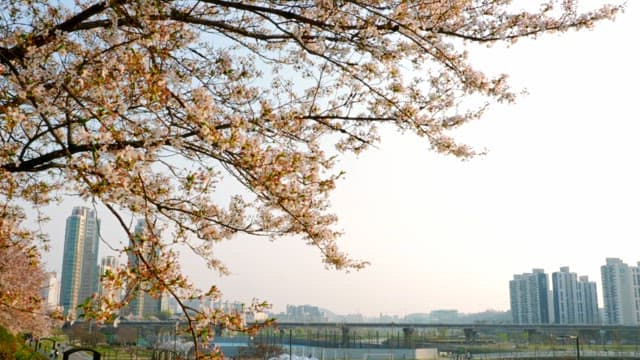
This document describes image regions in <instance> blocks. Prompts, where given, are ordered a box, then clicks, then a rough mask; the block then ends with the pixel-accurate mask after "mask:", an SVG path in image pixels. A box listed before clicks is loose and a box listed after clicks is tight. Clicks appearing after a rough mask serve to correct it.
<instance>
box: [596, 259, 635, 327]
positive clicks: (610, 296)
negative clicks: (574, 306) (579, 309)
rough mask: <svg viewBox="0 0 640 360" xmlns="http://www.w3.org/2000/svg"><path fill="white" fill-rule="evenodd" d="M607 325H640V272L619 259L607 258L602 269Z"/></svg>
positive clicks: (604, 316)
mask: <svg viewBox="0 0 640 360" xmlns="http://www.w3.org/2000/svg"><path fill="white" fill-rule="evenodd" d="M600 273H601V275H602V298H603V300H604V314H603V318H604V322H605V324H612V325H613V324H620V325H637V324H639V323H640V312H639V309H640V304H639V302H640V294H639V291H640V289H639V286H640V270H638V267H630V266H629V265H627V264H625V263H624V262H622V260H620V259H617V258H607V259H606V264H605V265H602V266H601V267H600Z"/></svg>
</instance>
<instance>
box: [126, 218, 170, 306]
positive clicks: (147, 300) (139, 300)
mask: <svg viewBox="0 0 640 360" xmlns="http://www.w3.org/2000/svg"><path fill="white" fill-rule="evenodd" d="M145 227H146V223H145V221H144V220H143V219H140V220H138V222H137V223H136V226H135V229H134V236H144V233H145ZM132 246H134V245H133V244H132ZM143 251H144V250H143ZM145 255H146V258H145V259H146V260H147V261H150V262H152V261H154V258H157V256H158V254H157V253H155V252H153V251H149V252H148V253H147V254H145ZM129 266H131V267H132V268H135V267H137V266H138V258H137V257H135V256H134V255H133V254H132V253H130V254H129ZM149 286H150V284H146V283H142V284H135V286H134V288H133V289H130V290H129V291H131V292H132V293H133V294H134V295H133V299H132V300H131V301H130V302H129V304H128V306H127V307H125V309H124V315H125V316H133V317H138V318H145V317H148V316H154V315H157V314H158V313H160V312H161V311H162V310H163V308H162V304H163V300H162V296H158V297H154V296H151V295H149V293H148V292H147V289H148V288H149ZM164 303H165V304H167V303H168V302H167V300H166V299H165V301H164ZM165 309H166V308H165Z"/></svg>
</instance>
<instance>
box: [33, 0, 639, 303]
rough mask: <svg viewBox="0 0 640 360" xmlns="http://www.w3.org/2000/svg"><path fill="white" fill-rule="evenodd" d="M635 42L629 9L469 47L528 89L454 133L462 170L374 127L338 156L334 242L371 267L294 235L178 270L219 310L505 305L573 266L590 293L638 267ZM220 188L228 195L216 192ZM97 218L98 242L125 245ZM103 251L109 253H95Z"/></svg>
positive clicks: (60, 214) (51, 264) (240, 244)
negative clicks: (535, 35)
mask: <svg viewBox="0 0 640 360" xmlns="http://www.w3.org/2000/svg"><path fill="white" fill-rule="evenodd" d="M639 34H640V6H639V4H638V3H637V2H629V3H628V4H627V10H626V12H625V13H623V14H621V15H619V16H618V18H617V20H616V21H615V22H604V23H602V24H599V25H598V26H597V28H596V29H595V30H594V31H584V32H580V33H574V32H569V33H566V34H561V35H557V36H556V35H546V36H543V37H542V38H540V39H538V40H535V41H531V40H523V41H519V42H518V43H517V44H515V45H514V46H512V47H511V48H509V49H506V50H505V49H504V48H503V47H501V46H495V47H493V48H489V49H486V48H478V49H475V50H474V51H473V52H472V53H471V55H470V56H471V58H472V59H474V61H473V63H474V64H476V65H477V66H478V67H479V68H482V69H487V71H489V72H490V73H495V74H497V73H502V72H504V73H507V74H509V75H510V79H511V80H510V84H511V85H512V86H513V88H514V89H517V90H526V92H527V94H526V95H521V96H520V97H519V99H518V101H517V103H516V104H515V105H500V104H494V105H493V106H491V107H490V109H489V110H488V111H487V113H486V114H485V115H484V117H483V118H482V119H481V120H480V121H477V122H475V123H472V124H468V125H466V126H464V127H462V128H461V129H460V131H458V132H457V134H456V135H457V137H458V138H459V139H462V140H463V141H466V142H467V143H469V144H472V145H474V146H475V147H476V148H477V149H485V148H486V149H487V154H486V155H483V156H479V157H477V158H475V159H472V160H469V161H460V160H458V159H456V158H453V157H446V156H443V155H438V154H435V153H434V152H432V151H429V150H428V145H427V143H426V141H424V140H423V139H418V138H415V137H412V136H406V135H401V134H398V133H397V132H396V131H395V130H393V131H391V130H389V129H381V134H382V139H383V140H382V142H381V144H380V145H379V146H378V147H377V149H371V150H369V151H367V152H365V153H363V154H361V155H359V156H347V157H345V158H344V159H343V160H342V161H341V162H340V164H339V167H340V168H342V169H344V170H345V171H346V175H345V177H344V179H343V180H342V181H340V182H339V183H338V185H337V189H336V191H335V192H334V193H333V196H332V206H333V209H334V211H335V213H336V214H337V215H338V217H339V218H340V222H339V227H340V228H341V229H342V230H343V231H344V236H343V237H342V239H341V240H340V242H339V244H340V245H341V246H342V248H343V249H344V250H346V251H348V252H349V253H350V254H351V255H352V256H353V257H354V258H357V259H363V260H367V261H369V262H370V263H371V265H370V266H368V267H367V268H365V269H364V270H361V271H359V272H351V273H349V274H345V273H343V272H339V271H327V270H325V269H324V266H323V264H322V263H321V259H320V257H319V254H318V252H317V250H316V249H314V248H311V247H308V246H306V245H305V244H304V243H303V242H302V241H300V240H299V239H294V238H283V239H278V240H276V241H275V242H269V241H268V240H267V239H263V238H249V237H238V238H236V239H234V240H232V241H229V242H225V243H221V244H219V245H218V257H219V258H220V259H222V260H223V261H224V262H225V263H226V264H227V266H228V268H229V270H230V271H231V273H232V274H231V275H229V276H225V277H219V276H218V274H216V273H209V272H207V271H206V270H204V266H203V264H202V262H201V261H199V260H198V259H196V258H191V257H188V258H187V257H185V258H183V259H182V260H183V266H184V268H185V270H186V271H187V273H189V274H190V275H191V276H192V279H193V280H194V281H195V282H196V283H197V284H198V285H199V286H202V287H203V288H204V287H206V286H208V285H210V283H215V284H217V285H218V286H219V287H220V289H221V290H222V291H223V293H224V295H225V299H229V300H239V301H250V300H251V299H252V298H254V297H257V298H259V299H261V300H266V301H268V302H270V303H272V304H273V305H274V309H275V310H276V311H277V310H281V309H283V308H284V306H285V305H286V304H313V305H317V306H321V307H324V308H327V309H330V310H332V311H334V312H337V313H343V314H346V313H362V314H365V315H377V314H379V313H386V314H400V315H402V314H409V313H415V312H429V311H432V310H437V309H457V310H459V311H461V312H465V313H469V312H480V311H484V310H487V309H496V310H503V311H504V310H508V309H509V288H508V283H509V280H510V279H511V278H512V276H513V274H518V273H524V272H529V271H531V269H532V268H543V269H545V271H546V272H547V273H551V272H553V271H557V270H558V269H559V268H560V267H561V266H569V267H570V269H571V271H572V272H576V273H578V274H579V275H588V276H589V278H590V279H591V280H595V281H596V282H598V284H600V272H599V271H600V266H601V265H603V264H604V262H605V258H606V257H619V258H621V259H622V260H623V261H625V262H627V263H628V264H635V263H636V262H638V261H640V252H638V245H637V244H638V238H639V237H640V229H639V228H638V226H637V217H638V208H639V206H640V205H639V204H640V189H639V188H638V186H637V184H639V183H640V175H639V173H638V170H637V166H635V165H636V163H637V159H638V156H639V155H640V147H639V146H638V141H637V134H638V133H639V132H640V125H639V124H638V115H637V109H636V104H637V101H638V99H637V84H638V83H640V70H639V69H638V66H637V64H638V63H640V61H639V60H640V58H639V55H638V52H637V49H636V47H637V46H636V45H635V44H636V43H637V41H635V40H636V37H637V35H639ZM230 190H233V191H237V190H238V189H237V188H235V187H234V186H233V185H231V184H223V185H222V186H221V191H222V192H224V191H230ZM80 205H88V204H85V203H83V202H81V201H80V200H78V199H75V198H73V197H70V198H69V199H68V200H66V201H65V202H64V203H63V204H62V205H61V206H59V207H52V208H49V209H48V211H47V213H48V214H49V215H50V216H51V217H52V221H51V222H50V223H48V224H47V225H46V226H47V228H46V230H47V231H49V232H50V234H51V239H52V243H51V247H52V250H51V251H50V252H49V253H48V254H46V255H45V260H46V262H47V267H48V268H49V269H50V270H55V271H58V273H59V271H60V264H61V254H62V250H63V249H62V248H63V244H64V227H65V219H66V217H67V216H68V215H69V214H70V213H71V208H72V207H73V206H80ZM97 209H98V216H99V217H100V218H101V219H102V227H101V229H102V236H103V238H104V239H105V241H106V242H107V243H110V244H112V245H114V246H121V245H123V244H125V243H126V237H125V235H124V234H123V233H122V231H121V230H120V229H119V227H118V225H117V224H116V223H115V222H114V221H113V219H112V218H111V217H110V216H109V214H108V213H107V212H106V211H105V210H104V209H103V208H101V207H99V206H98V207H97ZM100 252H101V253H100V257H102V256H104V255H110V254H113V252H112V251H110V250H109V248H108V247H107V246H106V244H104V243H103V244H102V245H101V249H100ZM598 290H600V289H598ZM600 306H602V302H601V298H600Z"/></svg>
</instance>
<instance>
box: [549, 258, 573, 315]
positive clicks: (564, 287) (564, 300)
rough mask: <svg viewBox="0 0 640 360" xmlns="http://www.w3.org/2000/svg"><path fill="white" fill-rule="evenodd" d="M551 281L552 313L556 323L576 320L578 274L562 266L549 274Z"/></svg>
mask: <svg viewBox="0 0 640 360" xmlns="http://www.w3.org/2000/svg"><path fill="white" fill-rule="evenodd" d="M551 279H552V281H553V310H554V311H553V313H554V315H555V319H554V322H555V323H556V324H576V323H577V322H578V276H577V275H576V273H574V272H570V271H569V267H568V266H563V267H561V268H560V271H556V272H554V273H552V274H551Z"/></svg>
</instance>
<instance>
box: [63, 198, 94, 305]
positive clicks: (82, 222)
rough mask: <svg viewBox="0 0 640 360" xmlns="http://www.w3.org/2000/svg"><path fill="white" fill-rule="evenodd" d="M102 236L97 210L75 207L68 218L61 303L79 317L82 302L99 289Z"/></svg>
mask: <svg viewBox="0 0 640 360" xmlns="http://www.w3.org/2000/svg"><path fill="white" fill-rule="evenodd" d="M99 237H100V220H99V219H98V218H97V217H96V213H95V211H93V210H91V209H89V208H86V207H74V208H73V211H72V213H71V216H69V217H68V218H67V225H66V229H65V235H64V253H63V255H62V276H61V284H60V305H61V306H62V309H63V312H64V314H65V315H71V316H72V317H77V316H78V315H79V314H78V313H77V307H78V305H80V304H82V303H83V302H84V300H85V299H87V298H88V297H90V296H91V295H93V293H95V292H96V291H97V289H98V244H99Z"/></svg>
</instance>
